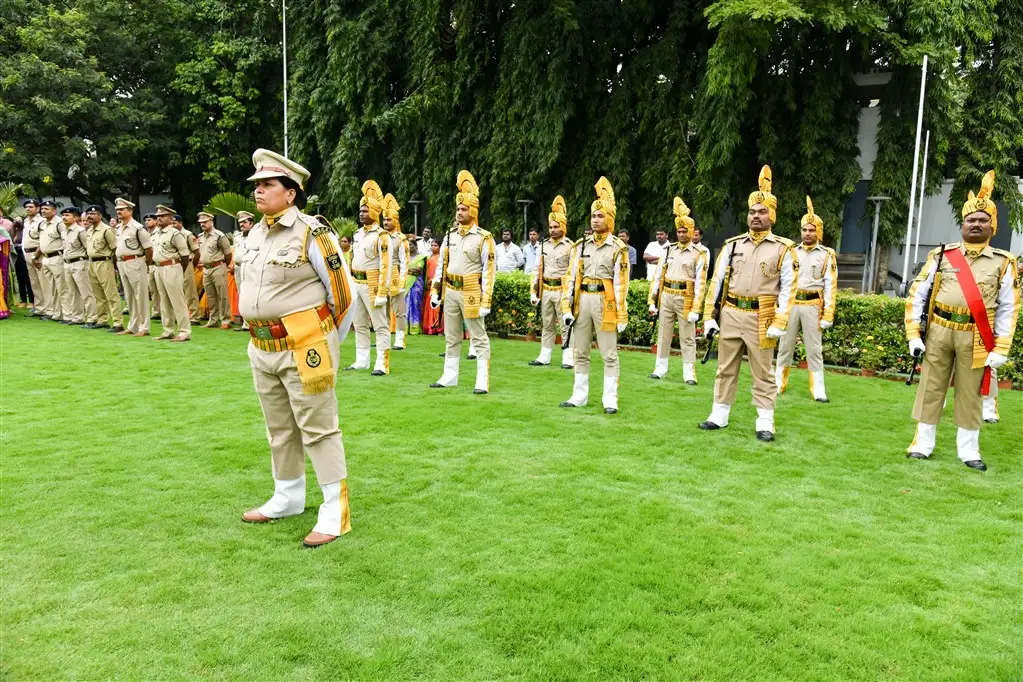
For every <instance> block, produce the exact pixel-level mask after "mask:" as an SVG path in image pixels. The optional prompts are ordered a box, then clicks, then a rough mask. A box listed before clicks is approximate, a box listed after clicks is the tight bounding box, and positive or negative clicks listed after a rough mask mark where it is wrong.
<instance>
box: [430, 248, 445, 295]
mask: <svg viewBox="0 0 1023 682" xmlns="http://www.w3.org/2000/svg"><path fill="white" fill-rule="evenodd" d="M447 260H448V235H444V239H442V240H441V243H440V250H439V251H438V252H437V263H438V264H439V265H440V267H438V268H434V272H433V282H432V283H431V286H432V287H433V293H435V294H437V296H438V298H439V297H440V296H441V295H442V294H443V293H444V282H443V281H441V280H442V279H443V278H444V271H445V270H446V269H447V268H446V267H445V265H444V264H445V263H447Z"/></svg>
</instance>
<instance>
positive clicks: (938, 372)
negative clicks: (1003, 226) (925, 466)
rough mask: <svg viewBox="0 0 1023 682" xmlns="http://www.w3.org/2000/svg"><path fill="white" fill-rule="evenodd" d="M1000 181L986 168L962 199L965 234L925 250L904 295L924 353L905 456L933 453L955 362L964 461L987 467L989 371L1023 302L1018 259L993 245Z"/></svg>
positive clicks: (913, 337)
mask: <svg viewBox="0 0 1023 682" xmlns="http://www.w3.org/2000/svg"><path fill="white" fill-rule="evenodd" d="M994 185H995V174H994V171H988V173H987V174H986V175H985V176H984V179H983V181H982V182H981V185H980V191H979V192H977V194H976V195H974V193H973V192H972V191H971V192H970V193H969V196H968V198H967V200H966V203H964V204H963V210H962V216H963V223H962V230H961V233H962V237H963V241H962V242H957V243H954V244H946V245H943V246H941V247H938V248H937V249H934V250H933V251H931V252H930V253H929V254H927V260H926V262H925V263H924V267H923V269H921V270H920V274H919V275H917V277H916V280H915V281H914V282H913V284H912V286H911V287H910V290H909V297H908V300H907V301H906V339H907V341H908V342H909V351H910V354H911V355H912V356H914V357H920V356H922V358H923V371H922V372H921V374H920V385H919V387H918V388H917V393H916V402H915V403H914V405H913V419H915V420H916V422H917V426H916V434H915V436H914V437H913V442H912V443H910V445H909V447H908V448H907V449H906V456H907V457H910V458H912V459H928V458H930V456H931V454H932V453H933V452H934V448H935V440H936V436H937V431H938V423H939V422H940V421H941V414H942V408H943V406H944V402H945V395H946V394H947V392H948V385H949V381H950V380H951V378H952V373H953V370H954V371H955V380H956V381H955V422H956V426H957V427H958V433H957V434H956V451H957V454H958V455H959V460H960V461H961V462H962V463H963V464H965V465H966V466H968V467H969V468H971V469H975V470H977V471H986V470H987V465H986V464H984V460H983V458H982V457H981V454H980V426H981V424H982V423H983V398H984V397H985V396H986V395H988V394H989V393H990V390H989V388H990V381H991V380H992V377H991V374H993V373H994V371H995V370H997V369H998V368H999V367H1001V366H1002V365H1004V364H1005V363H1006V362H1007V360H1008V356H1009V352H1010V351H1009V349H1010V348H1011V347H1012V337H1013V335H1014V333H1015V330H1016V321H1017V318H1018V317H1019V309H1020V283H1019V274H1018V272H1017V267H1016V259H1015V258H1014V257H1013V255H1012V254H1011V253H1009V252H1008V251H1002V250H1001V249H995V248H992V247H991V245H990V242H991V238H992V237H993V236H994V235H995V234H996V233H997V232H998V208H997V206H996V205H995V201H994V199H993V198H992V192H993V191H994ZM928 294H930V295H929V296H928ZM925 311H929V312H928V313H927V315H928V318H927V319H928V322H927V330H926V339H923V338H920V320H921V319H922V317H923V315H924V313H925Z"/></svg>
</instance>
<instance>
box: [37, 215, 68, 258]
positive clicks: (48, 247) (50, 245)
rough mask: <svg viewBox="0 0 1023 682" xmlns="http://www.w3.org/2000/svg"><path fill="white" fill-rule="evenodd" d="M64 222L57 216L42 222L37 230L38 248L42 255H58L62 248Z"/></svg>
mask: <svg viewBox="0 0 1023 682" xmlns="http://www.w3.org/2000/svg"><path fill="white" fill-rule="evenodd" d="M65 231H66V230H65V229H64V222H63V221H62V220H61V219H60V218H58V217H57V216H53V217H52V218H50V219H49V220H46V221H44V222H43V225H42V228H40V230H39V250H40V251H42V252H43V256H44V257H45V256H47V255H53V256H57V255H59V252H61V251H63V250H64V232H65Z"/></svg>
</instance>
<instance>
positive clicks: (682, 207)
mask: <svg viewBox="0 0 1023 682" xmlns="http://www.w3.org/2000/svg"><path fill="white" fill-rule="evenodd" d="M672 213H674V214H675V229H676V230H679V229H681V228H683V227H687V228H689V230H692V229H693V228H694V227H696V221H695V220H693V219H692V218H690V217H689V207H688V206H686V202H684V201H682V197H675V203H674V205H673V206H672Z"/></svg>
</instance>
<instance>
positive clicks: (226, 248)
mask: <svg viewBox="0 0 1023 682" xmlns="http://www.w3.org/2000/svg"><path fill="white" fill-rule="evenodd" d="M217 243H218V244H219V245H220V250H221V251H223V252H224V258H229V257H230V256H231V251H232V249H231V240H230V239H228V238H227V235H226V234H222V235H220V238H219V239H218V240H217Z"/></svg>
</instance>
